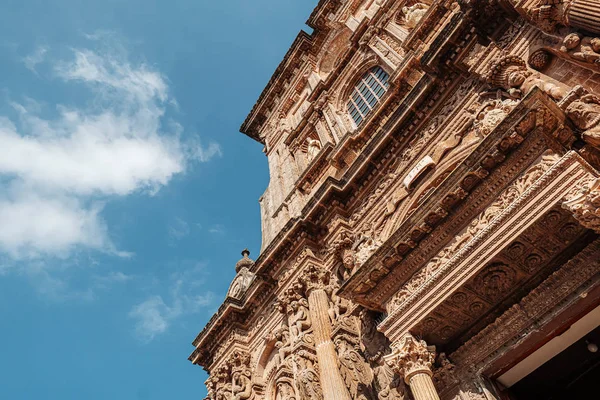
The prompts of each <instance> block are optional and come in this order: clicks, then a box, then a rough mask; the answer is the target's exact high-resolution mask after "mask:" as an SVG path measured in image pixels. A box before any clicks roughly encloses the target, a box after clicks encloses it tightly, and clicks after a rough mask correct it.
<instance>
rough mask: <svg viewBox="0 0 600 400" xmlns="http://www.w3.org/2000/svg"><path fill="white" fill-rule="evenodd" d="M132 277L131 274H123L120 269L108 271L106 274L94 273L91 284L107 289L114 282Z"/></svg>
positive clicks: (124, 281)
mask: <svg viewBox="0 0 600 400" xmlns="http://www.w3.org/2000/svg"><path fill="white" fill-rule="evenodd" d="M133 279H134V277H133V276H132V275H127V274H124V273H123V272H121V271H110V272H109V273H108V274H106V275H95V276H94V277H93V281H94V282H93V286H94V287H95V288H99V289H109V288H110V287H112V286H113V285H115V284H123V283H126V282H129V281H132V280H133Z"/></svg>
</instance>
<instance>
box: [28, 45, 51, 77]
mask: <svg viewBox="0 0 600 400" xmlns="http://www.w3.org/2000/svg"><path fill="white" fill-rule="evenodd" d="M47 52H48V48H47V47H45V46H38V47H37V48H36V49H35V50H34V51H33V53H31V54H30V55H28V56H27V57H25V58H23V64H25V67H26V68H27V69H28V70H30V71H32V72H34V73H36V74H37V71H36V70H35V67H36V66H37V65H38V64H40V63H42V62H43V61H44V59H45V58H46V53H47Z"/></svg>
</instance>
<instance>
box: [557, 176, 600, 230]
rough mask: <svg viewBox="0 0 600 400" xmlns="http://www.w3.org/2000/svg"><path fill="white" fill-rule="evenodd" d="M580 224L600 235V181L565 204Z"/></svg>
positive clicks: (597, 180) (596, 181) (593, 183)
mask: <svg viewBox="0 0 600 400" xmlns="http://www.w3.org/2000/svg"><path fill="white" fill-rule="evenodd" d="M563 208H565V209H567V210H569V211H571V212H572V213H573V216H574V217H575V219H576V220H577V221H579V223H580V224H581V225H583V226H585V227H586V228H588V229H592V230H594V231H596V232H598V233H600V179H596V180H595V181H594V182H592V184H591V185H590V186H589V187H588V188H584V189H582V190H581V191H580V192H579V193H577V194H576V195H575V196H574V197H573V198H571V199H569V200H567V201H565V202H564V203H563Z"/></svg>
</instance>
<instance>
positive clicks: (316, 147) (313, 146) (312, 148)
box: [306, 138, 321, 162]
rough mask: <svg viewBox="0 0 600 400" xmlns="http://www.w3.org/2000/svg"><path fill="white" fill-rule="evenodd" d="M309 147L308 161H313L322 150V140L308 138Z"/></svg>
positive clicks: (307, 152) (307, 148)
mask: <svg viewBox="0 0 600 400" xmlns="http://www.w3.org/2000/svg"><path fill="white" fill-rule="evenodd" d="M306 142H307V147H306V157H307V158H308V161H309V162H310V161H312V160H313V159H314V158H315V157H316V156H317V154H319V152H320V151H321V142H320V141H319V140H318V139H313V138H308V139H306Z"/></svg>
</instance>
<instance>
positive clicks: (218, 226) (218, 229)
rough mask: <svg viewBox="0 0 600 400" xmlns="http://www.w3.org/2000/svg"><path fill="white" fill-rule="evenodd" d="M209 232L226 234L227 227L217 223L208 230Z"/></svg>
mask: <svg viewBox="0 0 600 400" xmlns="http://www.w3.org/2000/svg"><path fill="white" fill-rule="evenodd" d="M208 232H210V233H212V234H215V235H224V234H225V227H224V226H223V225H221V224H216V225H213V226H211V227H210V229H209V230H208Z"/></svg>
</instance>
